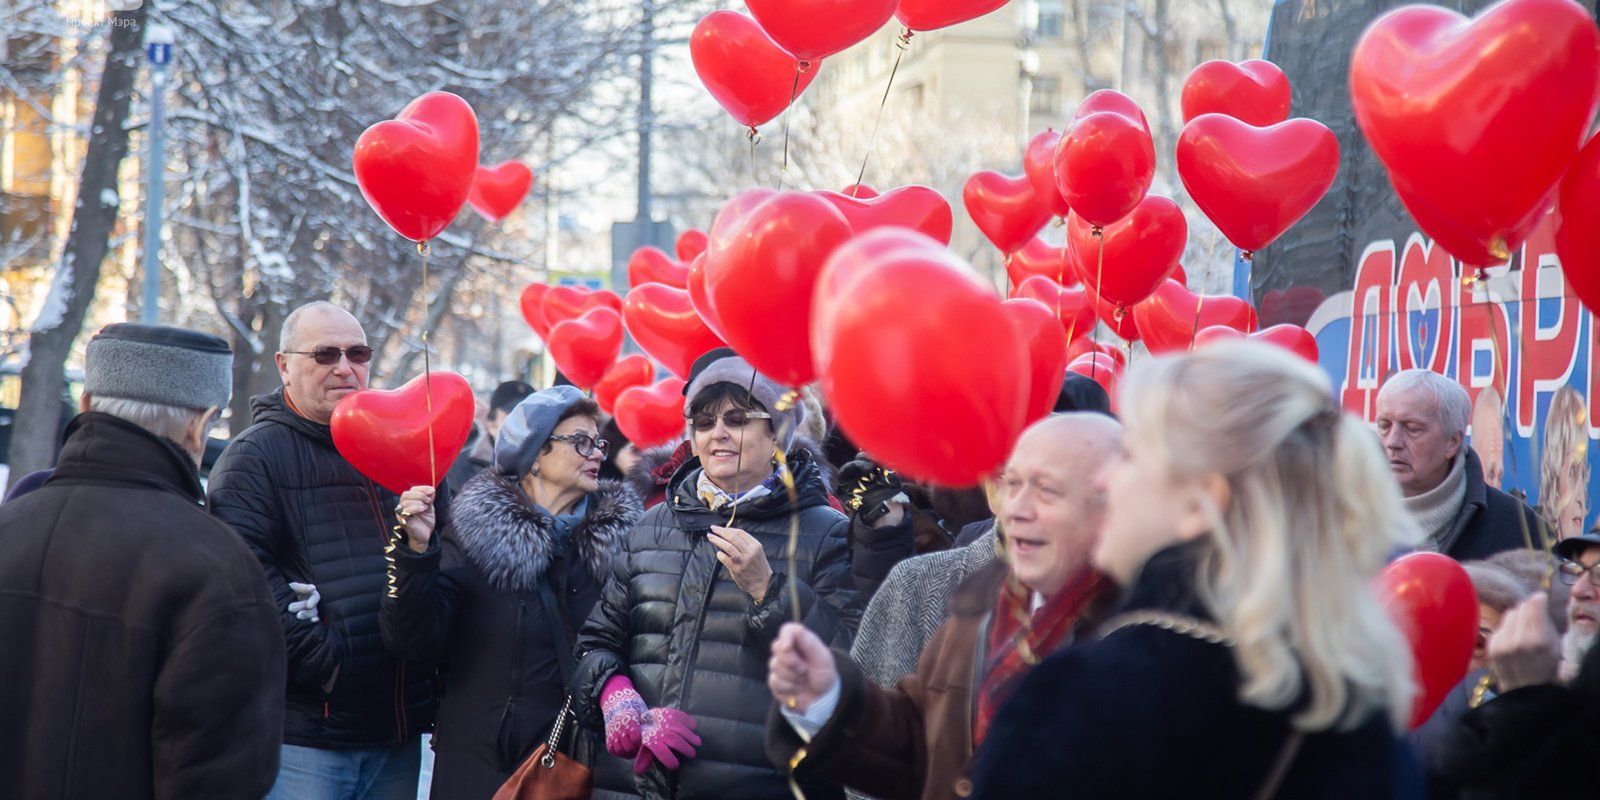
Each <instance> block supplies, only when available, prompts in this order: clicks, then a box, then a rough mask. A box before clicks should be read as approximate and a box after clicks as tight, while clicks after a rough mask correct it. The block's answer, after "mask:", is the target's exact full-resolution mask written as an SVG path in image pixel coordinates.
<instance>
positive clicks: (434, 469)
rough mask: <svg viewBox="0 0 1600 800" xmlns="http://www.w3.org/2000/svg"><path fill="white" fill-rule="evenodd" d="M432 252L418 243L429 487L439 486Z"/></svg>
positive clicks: (425, 245)
mask: <svg viewBox="0 0 1600 800" xmlns="http://www.w3.org/2000/svg"><path fill="white" fill-rule="evenodd" d="M431 250H432V248H430V247H428V243H427V242H426V241H423V242H417V255H419V256H422V396H423V398H424V399H425V400H426V402H427V407H428V485H429V486H438V485H439V464H438V456H437V455H435V453H434V447H433V359H432V357H431V356H430V354H429V353H428V349H429V347H428V253H429V252H431Z"/></svg>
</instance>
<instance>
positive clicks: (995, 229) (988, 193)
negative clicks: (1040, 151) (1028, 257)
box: [961, 172, 1050, 255]
mask: <svg viewBox="0 0 1600 800" xmlns="http://www.w3.org/2000/svg"><path fill="white" fill-rule="evenodd" d="M961 198H962V200H964V201H966V205H967V214H968V215H969V216H971V217H972V221H973V222H975V223H977V225H978V230H981V231H983V235H984V236H987V237H988V238H989V241H990V242H993V243H994V246H995V247H998V248H1000V252H1002V253H1005V254H1006V255H1010V254H1012V253H1015V252H1016V251H1017V250H1019V249H1021V247H1022V246H1023V245H1025V244H1027V243H1028V240H1029V239H1032V238H1033V236H1034V234H1036V233H1038V232H1039V231H1041V230H1043V229H1044V226H1045V225H1046V224H1048V223H1049V222H1050V207H1049V206H1048V205H1047V204H1046V203H1045V202H1044V201H1042V200H1040V199H1039V197H1038V196H1037V195H1035V194H1034V193H1033V187H1032V186H1031V185H1029V183H1028V178H1027V176H1025V175H1024V176H1021V177H1012V176H1010V175H1001V174H1000V173H998V172H979V173H977V174H975V175H973V176H972V177H971V178H968V179H967V186H966V188H965V189H964V190H963V191H962V192H961Z"/></svg>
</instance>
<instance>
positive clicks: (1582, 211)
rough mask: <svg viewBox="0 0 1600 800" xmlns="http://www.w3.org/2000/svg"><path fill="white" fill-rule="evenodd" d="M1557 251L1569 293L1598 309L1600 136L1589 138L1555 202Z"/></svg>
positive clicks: (1593, 310)
mask: <svg viewBox="0 0 1600 800" xmlns="http://www.w3.org/2000/svg"><path fill="white" fill-rule="evenodd" d="M1556 210H1557V212H1558V215H1557V218H1556V255H1558V256H1559V257H1560V258H1561V271H1562V273H1563V274H1565V275H1566V277H1567V285H1568V286H1571V287H1572V293H1573V294H1576V295H1577V296H1578V299H1579V300H1581V301H1583V305H1584V307H1585V308H1587V309H1589V311H1590V312H1591V313H1594V312H1595V309H1600V225H1597V224H1595V223H1596V221H1600V136H1595V137H1594V138H1593V139H1590V140H1589V144H1588V145H1586V146H1584V148H1583V152H1581V153H1579V154H1578V158H1577V160H1575V161H1573V162H1572V168H1571V169H1569V170H1567V177H1565V178H1563V179H1562V181H1561V201H1560V204H1559V205H1557V206H1556Z"/></svg>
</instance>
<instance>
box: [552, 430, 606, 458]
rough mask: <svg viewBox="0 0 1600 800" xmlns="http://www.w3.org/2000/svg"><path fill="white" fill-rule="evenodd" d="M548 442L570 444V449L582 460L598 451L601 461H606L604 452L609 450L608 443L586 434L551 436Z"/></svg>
mask: <svg viewBox="0 0 1600 800" xmlns="http://www.w3.org/2000/svg"><path fill="white" fill-rule="evenodd" d="M550 441H552V442H571V443H572V449H574V450H576V451H578V455H579V456H581V457H583V458H588V457H589V456H592V455H594V451H596V450H599V451H600V460H601V461H604V460H606V452H607V451H609V450H610V449H611V443H610V442H608V441H606V440H604V439H596V438H594V437H593V436H590V435H589V434H587V433H569V434H565V435H563V436H552V437H550Z"/></svg>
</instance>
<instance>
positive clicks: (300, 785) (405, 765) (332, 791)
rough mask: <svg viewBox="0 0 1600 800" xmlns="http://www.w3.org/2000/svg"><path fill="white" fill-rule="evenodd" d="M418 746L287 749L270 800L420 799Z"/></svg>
mask: <svg viewBox="0 0 1600 800" xmlns="http://www.w3.org/2000/svg"><path fill="white" fill-rule="evenodd" d="M418 742H419V740H417V739H413V740H411V742H410V743H409V744H405V745H401V746H400V747H381V748H378V749H375V750H319V749H317V748H314V747H300V746H298V745H292V744H286V745H284V746H283V753H282V761H281V762H280V764H279V767H278V782H277V784H275V785H274V786H273V787H272V791H271V792H268V793H267V800H416V797H417V770H418V769H419V768H420V767H421V764H422V747H421V746H420V744H419V743H418Z"/></svg>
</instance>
